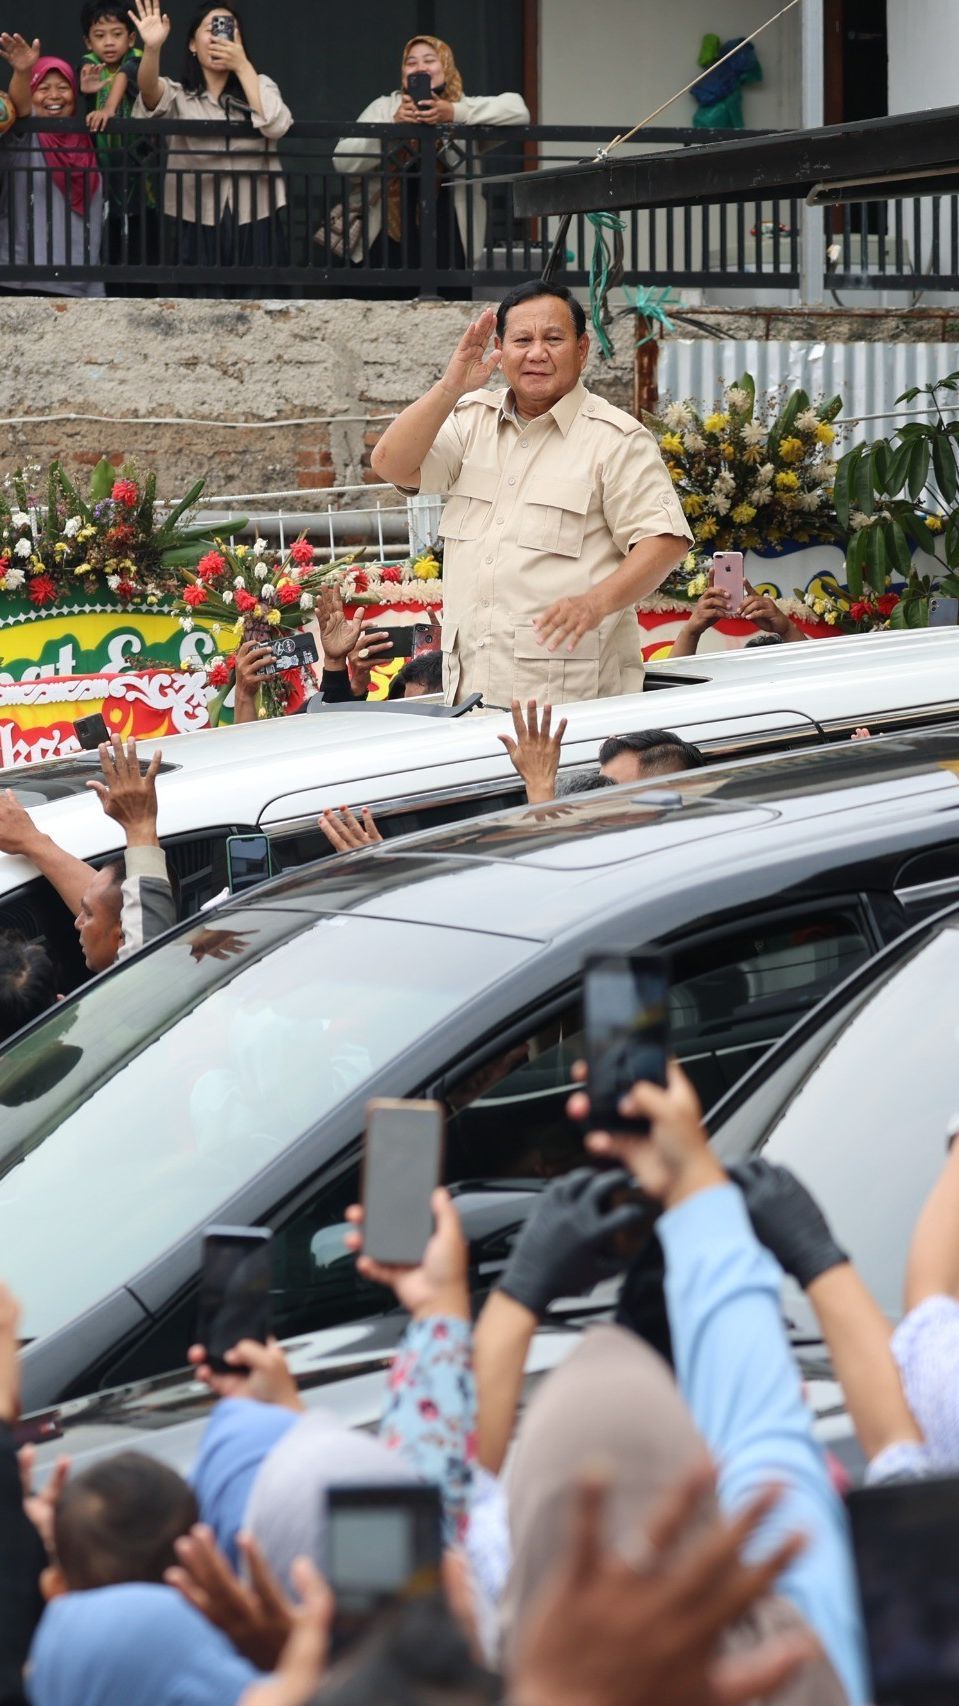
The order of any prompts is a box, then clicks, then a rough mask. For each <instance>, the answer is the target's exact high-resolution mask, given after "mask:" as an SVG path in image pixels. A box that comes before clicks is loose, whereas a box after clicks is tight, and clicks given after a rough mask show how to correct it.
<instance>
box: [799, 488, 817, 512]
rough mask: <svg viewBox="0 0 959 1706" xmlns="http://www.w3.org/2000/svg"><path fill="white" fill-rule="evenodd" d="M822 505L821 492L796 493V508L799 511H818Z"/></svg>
mask: <svg viewBox="0 0 959 1706" xmlns="http://www.w3.org/2000/svg"><path fill="white" fill-rule="evenodd" d="M821 503H822V492H820V491H811V492H797V493H796V508H797V509H804V510H814V509H818V508H819V505H820V504H821Z"/></svg>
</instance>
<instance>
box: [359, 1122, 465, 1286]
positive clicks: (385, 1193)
mask: <svg viewBox="0 0 959 1706" xmlns="http://www.w3.org/2000/svg"><path fill="white" fill-rule="evenodd" d="M445 1140H446V1115H445V1111H444V1109H443V1107H442V1106H441V1104H440V1103H439V1102H400V1101H393V1100H391V1099H389V1098H387V1097H383V1098H378V1099H376V1100H374V1101H372V1102H370V1103H368V1105H367V1109H366V1145H365V1149H364V1157H363V1210H364V1213H363V1252H364V1254H365V1255H367V1256H372V1257H373V1259H374V1261H377V1262H395V1263H398V1264H399V1265H401V1266H403V1267H415V1266H416V1264H417V1263H418V1262H420V1261H422V1259H423V1251H424V1250H425V1249H426V1246H427V1244H428V1243H429V1241H430V1238H431V1237H432V1234H433V1212H432V1209H431V1208H430V1197H431V1196H432V1194H433V1192H434V1191H435V1189H436V1187H437V1185H438V1184H439V1182H440V1174H441V1170H442V1166H443V1150H444V1147H445Z"/></svg>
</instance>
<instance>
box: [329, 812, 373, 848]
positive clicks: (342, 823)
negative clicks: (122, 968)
mask: <svg viewBox="0 0 959 1706" xmlns="http://www.w3.org/2000/svg"><path fill="white" fill-rule="evenodd" d="M361 820H362V821H361ZM317 823H318V824H319V827H320V828H321V829H322V831H323V834H324V835H325V836H326V839H327V841H328V842H329V844H330V846H331V847H332V848H333V849H334V851H335V852H337V853H355V852H357V851H358V849H359V848H361V847H375V846H376V844H377V842H379V841H382V839H383V837H382V835H381V834H380V832H379V830H378V829H377V827H376V824H375V823H374V822H373V818H372V816H371V814H370V808H369V806H363V807H362V808H361V810H360V816H359V818H357V817H355V816H354V814H353V812H351V810H350V808H349V806H339V807H331V806H327V808H326V811H325V812H323V813H322V814H321V816H320V817H319V818H318V819H317Z"/></svg>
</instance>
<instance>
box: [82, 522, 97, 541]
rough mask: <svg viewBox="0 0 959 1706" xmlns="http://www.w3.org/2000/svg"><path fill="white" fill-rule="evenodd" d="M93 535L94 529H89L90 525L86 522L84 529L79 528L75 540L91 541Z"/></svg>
mask: <svg viewBox="0 0 959 1706" xmlns="http://www.w3.org/2000/svg"><path fill="white" fill-rule="evenodd" d="M95 533H96V528H95V527H91V526H90V523H89V522H87V524H86V526H85V527H81V528H80V531H79V533H78V534H77V538H78V539H92V538H93V536H94V534H95Z"/></svg>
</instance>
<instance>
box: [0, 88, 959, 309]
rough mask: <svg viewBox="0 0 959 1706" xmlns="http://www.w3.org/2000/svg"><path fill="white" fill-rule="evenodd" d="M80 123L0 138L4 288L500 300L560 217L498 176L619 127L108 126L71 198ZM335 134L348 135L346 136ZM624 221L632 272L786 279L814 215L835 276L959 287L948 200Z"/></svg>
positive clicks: (672, 211) (958, 254)
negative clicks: (269, 137)
mask: <svg viewBox="0 0 959 1706" xmlns="http://www.w3.org/2000/svg"><path fill="white" fill-rule="evenodd" d="M74 128H75V125H74ZM70 129H71V125H70V121H65V120H59V121H56V122H51V121H46V120H44V121H43V123H42V124H41V123H39V122H37V121H28V122H25V123H22V124H20V125H18V126H17V127H16V128H15V129H14V130H13V131H12V132H10V133H9V134H8V135H7V136H6V137H5V138H3V139H2V140H0V286H2V287H4V288H5V289H8V288H11V287H20V288H23V289H26V290H30V289H43V288H44V287H46V288H47V289H50V288H51V287H52V288H57V287H59V288H64V287H70V288H71V289H73V290H79V291H89V290H91V289H93V290H96V291H98V292H99V291H100V290H101V289H102V288H104V287H105V288H107V289H109V290H110V291H111V292H113V293H116V294H126V293H130V292H135V293H138V294H144V293H146V294H154V293H155V294H170V293H173V294H184V295H194V294H204V293H210V292H213V293H216V294H218V295H225V296H232V295H251V296H258V297H270V296H317V295H326V296H352V295H367V296H369V295H382V296H398V295H404V294H408V295H418V296H425V297H432V296H437V295H446V294H456V295H460V294H461V295H466V296H468V295H470V294H472V293H473V292H474V291H479V293H480V294H483V295H489V294H490V293H491V287H496V286H503V287H504V288H505V287H508V286H509V285H511V284H514V283H517V282H520V281H521V280H524V279H527V278H532V277H537V276H539V274H540V273H541V272H542V270H543V267H544V265H545V263H546V260H547V258H548V256H549V253H550V250H551V248H552V246H553V242H554V239H555V237H556V233H557V228H558V223H559V222H558V219H557V218H555V217H549V218H544V219H541V220H538V221H526V220H521V219H519V218H517V216H516V214H515V212H514V209H513V198H512V191H511V188H510V186H509V184H507V183H502V182H500V181H498V180H500V179H501V178H502V177H503V176H504V175H506V174H509V173H510V172H518V171H522V170H526V169H529V170H534V169H535V168H536V167H538V166H541V165H545V164H549V165H551V166H556V165H562V164H572V163H575V162H577V161H581V160H584V159H590V158H591V157H592V155H593V154H594V152H595V148H596V146H597V144H599V143H601V142H603V141H606V140H608V137H609V134H610V129H611V127H610V126H603V127H602V128H598V127H571V126H545V125H539V126H529V127H522V128H520V127H492V126H487V127H474V128H454V129H451V130H450V131H443V132H438V131H436V130H433V129H430V128H428V127H426V126H421V125H369V124H367V125H361V124H358V123H355V122H353V123H344V124H339V123H333V122H329V121H326V122H314V123H298V124H296V125H295V126H294V128H293V130H292V131H291V132H290V133H289V135H288V136H287V137H285V138H284V140H283V142H282V144H281V147H280V150H279V153H274V154H273V155H272V156H270V157H267V155H266V153H265V151H264V147H263V144H262V142H261V140H260V138H259V137H258V136H257V135H256V133H255V132H254V131H253V129H252V127H251V125H250V123H249V120H248V119H247V118H243V119H242V120H241V121H240V122H236V123H223V124H212V123H211V124H203V123H193V124H187V123H184V122H181V121H166V120H155V119H154V120H149V121H136V120H123V121H120V120H114V121H113V123H112V126H111V129H110V132H109V133H108V134H109V136H110V137H111V138H112V139H113V145H112V147H111V148H110V149H109V152H107V151H106V150H103V151H102V152H101V154H100V156H99V168H98V176H99V177H100V179H101V182H100V184H99V186H98V187H96V188H95V187H94V185H95V180H94V178H93V174H92V173H90V174H89V175H88V178H89V181H88V184H87V186H86V187H87V192H88V193H87V194H86V195H85V196H83V197H81V196H80V195H79V194H77V193H75V194H74V197H73V201H72V202H71V199H70V198H69V196H65V195H64V194H63V193H62V187H61V186H62V185H63V183H64V180H63V175H62V172H61V174H60V180H59V184H58V182H57V180H56V173H55V169H52V168H51V167H50V166H49V165H48V164H47V162H46V159H45V156H44V155H43V153H42V151H41V149H40V145H39V143H38V142H37V140H36V138H37V135H38V133H39V132H40V131H41V130H44V131H55V130H59V131H66V132H69V131H70ZM718 134H720V133H710V136H711V139H712V138H715V137H716V136H717V135H718ZM739 134H742V133H739ZM344 138H348V139H349V140H350V142H351V144H352V146H351V147H348V148H346V149H343V148H342V147H340V148H338V146H337V144H338V142H339V141H341V140H342V139H344ZM703 140H704V134H703V132H702V131H694V130H688V129H683V130H677V129H657V130H648V131H646V132H645V133H644V147H649V146H656V147H661V146H664V145H667V146H673V147H676V146H690V145H699V144H702V142H703ZM73 187H74V190H75V192H76V189H77V185H76V183H74V186H73ZM73 203H78V204H79V203H82V204H83V205H80V206H76V207H75V206H74V205H73ZM623 217H624V221H625V229H624V232H623V245H624V262H625V278H626V281H627V282H628V283H631V284H639V283H642V284H647V285H655V286H662V285H667V284H669V285H675V286H676V287H677V288H678V289H682V288H683V287H686V288H702V289H705V290H707V291H708V290H710V289H713V290H717V289H729V288H734V289H739V290H743V291H753V290H760V289H763V290H768V289H772V290H781V291H784V292H787V291H788V292H795V291H796V290H797V289H798V287H799V284H800V256H801V241H802V230H803V220H804V219H822V220H824V221H825V222H826V223H825V236H826V244H827V252H828V255H829V260H828V265H827V280H826V282H827V283H828V284H829V285H830V286H832V288H834V289H839V288H842V289H862V288H873V289H875V288H882V289H887V290H905V291H913V292H914V291H918V290H920V289H926V288H928V289H936V290H950V289H959V198H957V197H955V196H943V197H924V198H915V199H913V200H912V201H906V202H894V203H891V204H882V203H872V204H856V205H854V206H847V207H844V208H842V209H826V210H822V209H811V208H807V207H805V206H804V204H802V203H800V202H798V201H796V200H786V201H780V200H775V199H774V200H769V201H764V200H762V199H754V200H750V201H748V202H746V201H743V202H736V203H731V204H709V205H703V206H694V207H678V208H665V209H657V210H640V211H637V210H633V211H629V212H627V213H625V215H624V216H623ZM593 241H594V230H593V227H592V225H591V224H590V222H589V221H588V219H587V218H586V217H585V216H583V215H580V216H577V217H576V218H574V220H573V222H572V224H571V226H570V229H569V232H568V234H567V238H566V256H565V263H564V266H563V272H562V276H563V278H564V280H565V281H567V282H569V283H572V284H574V285H585V284H586V283H587V282H588V279H589V273H590V263H591V258H592V252H593ZM924 267H925V271H924V270H923V269H924Z"/></svg>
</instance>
